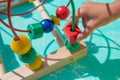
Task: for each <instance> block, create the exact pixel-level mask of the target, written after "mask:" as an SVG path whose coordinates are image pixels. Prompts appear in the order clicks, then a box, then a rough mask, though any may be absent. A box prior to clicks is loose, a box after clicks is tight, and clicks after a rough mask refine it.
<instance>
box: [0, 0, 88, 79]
mask: <svg viewBox="0 0 120 80" xmlns="http://www.w3.org/2000/svg"><path fill="white" fill-rule="evenodd" d="M26 1H27V0H21V1H19V0H18V2H19V3H15V4H13V5H12V6H15V5H18V4H22V3H24V2H26ZM28 1H29V2H30V3H33V4H34V6H35V8H34V9H32V10H30V11H28V12H24V13H21V14H11V9H10V8H11V2H12V0H7V1H6V0H2V1H0V2H4V3H6V4H7V9H6V11H7V13H4V12H2V11H0V14H3V15H6V16H7V18H8V22H9V24H7V23H5V22H4V21H3V20H2V19H0V21H1V23H3V24H4V25H5V26H7V27H8V28H10V29H11V31H12V32H13V34H14V38H13V39H12V40H11V43H10V48H11V49H12V51H13V52H14V53H16V54H17V55H18V57H19V59H20V60H21V61H22V62H23V63H26V65H23V66H20V67H19V68H17V69H15V70H13V71H10V72H8V73H5V74H3V75H1V76H0V79H2V80H21V79H22V80H36V79H38V78H40V77H42V76H45V75H47V74H49V73H50V72H52V71H55V70H57V69H59V68H61V67H63V66H65V65H67V64H69V63H71V62H74V61H76V60H78V59H80V58H82V57H84V56H85V55H86V51H87V47H86V45H85V43H84V42H83V41H80V42H76V37H77V35H78V34H79V33H81V30H80V29H79V27H78V26H77V25H75V7H74V2H73V0H70V1H69V2H68V5H69V4H70V3H71V5H72V6H73V7H72V11H73V15H72V25H71V26H65V27H64V29H63V31H64V34H65V37H63V36H62V34H61V32H60V30H59V29H58V27H57V25H58V26H59V25H60V20H63V19H65V18H67V17H68V16H69V13H70V12H69V9H68V5H67V6H63V5H62V6H60V7H58V8H57V9H56V16H55V15H51V16H48V14H47V12H46V11H45V9H44V7H43V6H42V5H43V4H44V2H45V0H42V1H41V2H40V1H39V0H28ZM13 2H14V0H13ZM3 9H5V8H4V7H2V8H1V10H3ZM35 9H37V10H38V11H39V13H40V16H42V18H43V20H42V21H41V22H40V23H34V24H29V25H28V26H27V30H19V29H17V28H14V27H13V25H12V21H11V16H19V15H23V14H27V13H29V12H31V11H33V10H35ZM15 31H20V32H27V33H28V36H29V38H28V37H27V36H26V35H25V34H19V35H17V34H16V32H15ZM50 32H52V34H53V36H54V37H55V39H56V41H57V42H58V44H59V46H60V49H59V50H57V51H55V52H52V53H50V54H48V55H46V56H45V57H41V56H40V55H39V54H38V53H37V52H36V51H35V49H34V48H33V47H32V45H31V42H30V40H32V39H37V38H42V36H44V35H43V34H44V33H48V34H49V33H50ZM29 39H30V40H29ZM51 59H52V60H51ZM2 70H3V69H2ZM15 73H16V74H15Z"/></svg>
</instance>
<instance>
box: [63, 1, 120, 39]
mask: <svg viewBox="0 0 120 80" xmlns="http://www.w3.org/2000/svg"><path fill="white" fill-rule="evenodd" d="M109 8H110V11H111V14H109V12H108V10H107V8H106V5H105V3H98V2H90V1H87V2H85V3H84V4H83V5H81V6H80V7H79V8H78V9H77V10H76V24H77V25H78V20H79V19H80V18H82V23H83V26H84V31H83V32H82V33H80V34H78V36H77V41H80V40H82V39H85V38H87V37H88V36H89V35H90V33H91V32H93V31H94V30H95V29H96V28H98V27H100V26H103V25H105V24H108V23H109V22H111V21H113V20H115V19H117V18H119V17H120V0H116V1H115V2H113V3H110V4H109ZM71 23H72V18H70V19H69V20H68V21H67V22H66V24H65V25H64V26H68V25H71Z"/></svg>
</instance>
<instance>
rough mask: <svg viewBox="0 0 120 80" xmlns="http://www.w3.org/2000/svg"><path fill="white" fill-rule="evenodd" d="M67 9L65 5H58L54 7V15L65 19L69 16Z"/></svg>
mask: <svg viewBox="0 0 120 80" xmlns="http://www.w3.org/2000/svg"><path fill="white" fill-rule="evenodd" d="M69 13H70V12H69V9H68V8H67V6H59V7H58V8H57V9H56V16H57V17H58V18H60V19H65V18H67V17H68V16H69Z"/></svg>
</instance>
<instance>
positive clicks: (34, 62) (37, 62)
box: [26, 55, 42, 70]
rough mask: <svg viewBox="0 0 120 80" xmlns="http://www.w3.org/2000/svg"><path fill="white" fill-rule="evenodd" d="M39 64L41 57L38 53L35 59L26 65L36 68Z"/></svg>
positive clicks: (40, 63)
mask: <svg viewBox="0 0 120 80" xmlns="http://www.w3.org/2000/svg"><path fill="white" fill-rule="evenodd" d="M41 65H42V59H41V57H40V56H39V55H37V56H36V59H35V61H33V62H32V63H29V64H27V65H26V66H27V67H29V68H30V69H32V70H36V69H39V68H40V67H41Z"/></svg>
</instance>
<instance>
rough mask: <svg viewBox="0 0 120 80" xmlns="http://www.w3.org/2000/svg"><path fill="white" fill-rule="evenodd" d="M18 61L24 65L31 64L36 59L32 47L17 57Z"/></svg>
mask: <svg viewBox="0 0 120 80" xmlns="http://www.w3.org/2000/svg"><path fill="white" fill-rule="evenodd" d="M18 57H19V59H20V60H21V61H22V62H24V63H32V62H33V61H35V59H36V51H35V49H34V48H33V47H31V49H30V50H29V51H28V52H27V53H26V54H24V55H18Z"/></svg>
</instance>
